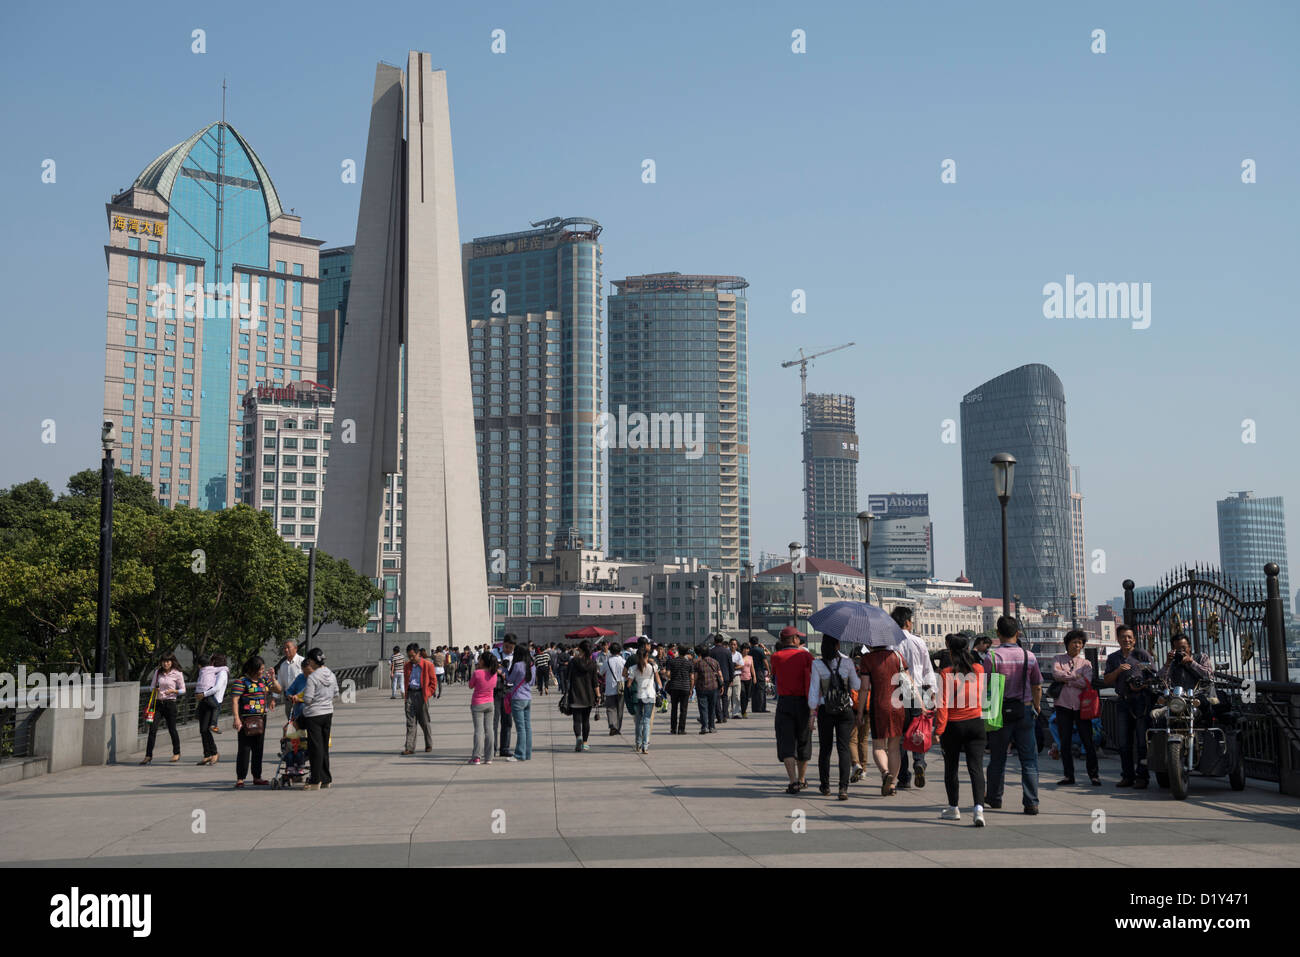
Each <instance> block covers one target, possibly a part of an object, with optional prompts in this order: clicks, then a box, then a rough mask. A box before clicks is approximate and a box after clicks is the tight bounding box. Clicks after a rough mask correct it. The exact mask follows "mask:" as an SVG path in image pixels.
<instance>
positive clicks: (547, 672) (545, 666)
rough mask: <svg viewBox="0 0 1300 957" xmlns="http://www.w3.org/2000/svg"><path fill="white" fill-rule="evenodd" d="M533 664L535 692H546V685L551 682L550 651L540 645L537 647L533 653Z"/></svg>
mask: <svg viewBox="0 0 1300 957" xmlns="http://www.w3.org/2000/svg"><path fill="white" fill-rule="evenodd" d="M533 665H534V667H536V669H537V693H538V694H539V695H543V694H546V689H547V686H548V685H550V683H551V653H550V652H549V651H548V650H547V649H546V646H545V645H542V646H541V647H540V648H538V649H537V654H535V655H533Z"/></svg>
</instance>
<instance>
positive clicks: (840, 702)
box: [822, 658, 853, 718]
mask: <svg viewBox="0 0 1300 957" xmlns="http://www.w3.org/2000/svg"><path fill="white" fill-rule="evenodd" d="M845 660H847V659H844V658H837V659H835V667H834V669H830V668H828V669H827V670H828V671H830V680H829V681H828V682H827V688H826V697H825V698H823V699H822V704H823V705H824V706H825V708H826V714H827V715H829V716H830V717H832V718H838V717H840V716H841V715H844V714H847V713H848V712H849V711H852V710H853V695H851V694H849V689H848V688H847V687H845V685H844V679H843V678H842V677H841V676H840V662H841V661H845Z"/></svg>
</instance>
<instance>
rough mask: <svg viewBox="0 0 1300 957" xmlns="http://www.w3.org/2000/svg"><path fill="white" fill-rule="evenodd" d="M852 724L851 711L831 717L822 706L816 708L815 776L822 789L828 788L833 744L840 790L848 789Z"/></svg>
mask: <svg viewBox="0 0 1300 957" xmlns="http://www.w3.org/2000/svg"><path fill="white" fill-rule="evenodd" d="M854 723H855V722H854V716H853V712H852V711H845V712H844V713H843V714H840V715H834V716H832V715H828V714H827V713H826V706H825V705H824V704H822V705H818V706H817V775H818V777H819V778H820V779H821V786H822V787H829V786H830V779H831V746H832V744H833V745H834V747H835V753H836V755H837V756H838V757H839V762H840V790H841V791H847V790H848V789H849V765H850V764H851V763H852V762H851V761H850V760H849V735H850V733H851V732H852V731H853V725H854Z"/></svg>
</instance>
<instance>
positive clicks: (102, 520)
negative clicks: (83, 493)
mask: <svg viewBox="0 0 1300 957" xmlns="http://www.w3.org/2000/svg"><path fill="white" fill-rule="evenodd" d="M99 438H100V444H101V445H102V446H103V447H104V461H103V463H102V464H101V466H100V473H99V603H98V607H97V608H96V609H95V674H97V675H103V676H105V677H107V674H108V623H109V619H110V617H111V608H112V603H111V595H112V590H113V588H112V584H113V470H114V468H115V467H116V466H115V465H114V462H113V446H114V445H116V444H117V426H115V425H114V424H113V423H112V422H105V423H104V426H103V428H102V429H101V430H100V433H99Z"/></svg>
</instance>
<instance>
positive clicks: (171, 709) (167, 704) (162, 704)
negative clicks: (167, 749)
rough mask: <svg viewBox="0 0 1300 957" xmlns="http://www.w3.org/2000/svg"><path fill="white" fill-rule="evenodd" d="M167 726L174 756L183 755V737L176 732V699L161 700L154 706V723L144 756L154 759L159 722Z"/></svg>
mask: <svg viewBox="0 0 1300 957" xmlns="http://www.w3.org/2000/svg"><path fill="white" fill-rule="evenodd" d="M159 721H164V722H166V724H167V732H168V733H169V734H170V735H171V736H172V754H180V753H181V736H180V735H179V734H177V732H176V699H175V698H159V699H158V700H157V702H156V703H155V705H154V715H153V723H152V724H150V725H149V742H148V744H146V745H145V748H144V755H145V757H147V758H152V757H153V741H154V738H156V737H158V722H159Z"/></svg>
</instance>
